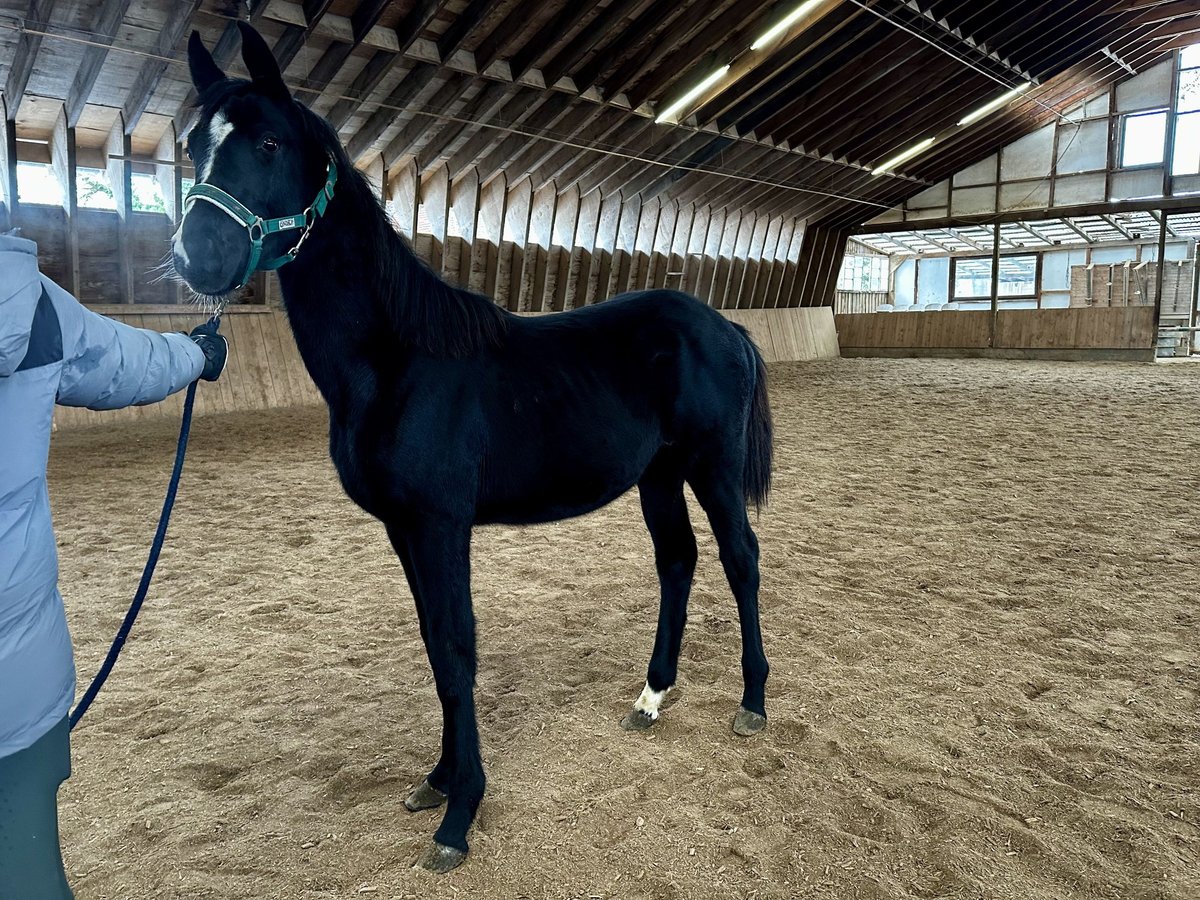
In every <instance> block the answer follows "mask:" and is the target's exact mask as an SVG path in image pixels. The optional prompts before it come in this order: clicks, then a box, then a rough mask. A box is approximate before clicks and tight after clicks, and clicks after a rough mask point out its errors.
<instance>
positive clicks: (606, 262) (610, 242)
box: [581, 191, 623, 305]
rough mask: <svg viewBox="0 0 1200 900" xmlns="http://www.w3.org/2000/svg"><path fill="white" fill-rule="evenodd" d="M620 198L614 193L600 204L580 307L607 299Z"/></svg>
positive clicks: (618, 219) (618, 192)
mask: <svg viewBox="0 0 1200 900" xmlns="http://www.w3.org/2000/svg"><path fill="white" fill-rule="evenodd" d="M622 202H623V201H622V197H621V192H620V191H615V192H614V193H612V194H609V195H608V196H607V197H605V198H604V199H603V201H602V202H601V204H600V220H599V224H598V226H597V228H596V248H595V251H594V255H593V258H592V266H591V269H590V270H589V271H588V283H587V292H586V294H585V295H584V297H583V300H582V301H581V305H587V304H589V303H599V302H600V301H601V300H607V299H608V283H609V280H610V278H611V276H612V265H613V256H614V254H615V253H616V249H617V228H618V226H619V225H620V222H621V205H622Z"/></svg>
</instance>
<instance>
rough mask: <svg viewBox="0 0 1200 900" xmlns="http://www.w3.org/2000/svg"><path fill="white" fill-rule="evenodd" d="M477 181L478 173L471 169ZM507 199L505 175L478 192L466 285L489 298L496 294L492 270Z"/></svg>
mask: <svg viewBox="0 0 1200 900" xmlns="http://www.w3.org/2000/svg"><path fill="white" fill-rule="evenodd" d="M471 171H472V172H475V178H476V180H477V181H478V178H479V173H478V172H477V171H475V170H474V169H472V170H471ZM507 203H508V178H507V177H506V176H505V175H504V174H501V175H500V177H498V178H495V179H493V180H492V181H491V182H489V183H488V186H487V187H486V188H484V189H483V190H482V191H481V192H480V196H479V217H478V222H477V224H476V228H475V243H474V245H473V246H472V247H471V273H470V277H469V279H468V285H469V287H470V288H471V290H473V291H479V292H480V293H483V294H486V295H488V296H489V297H492V298H493V299H494V298H495V296H496V274H497V267H498V266H499V263H500V247H501V243H502V240H503V232H504V214H505V207H506V205H507Z"/></svg>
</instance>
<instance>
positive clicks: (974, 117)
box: [958, 81, 1033, 128]
mask: <svg viewBox="0 0 1200 900" xmlns="http://www.w3.org/2000/svg"><path fill="white" fill-rule="evenodd" d="M1031 87H1033V82H1032V81H1026V82H1025V83H1024V84H1019V85H1017V86H1016V87H1015V88H1013V89H1012V90H1011V91H1008V92H1007V93H1004V94H1001V95H1000V96H999V97H997V98H996V99H995V100H993V101H992V102H991V103H985V104H984V105H983V106H981V107H979V109H977V110H975V112H973V113H971V114H970V115H968V116H964V117H963V119H962V120H961V121H960V122H959V123H958V126H959V128H961V127H962V126H964V125H970V124H971V123H973V122H978V121H979V120H980V119H982V118H983V117H984V116H986V115H987V114H988V113H990V112H991V111H992V110H995V109H999V108H1000V107H1001V106H1004V104H1006V103H1008V102H1009V101H1010V100H1012V99H1013V98H1014V97H1016V96H1017V95H1018V94H1023V93H1025V92H1026V91H1027V90H1029V89H1030V88H1031Z"/></svg>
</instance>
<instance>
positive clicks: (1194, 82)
mask: <svg viewBox="0 0 1200 900" xmlns="http://www.w3.org/2000/svg"><path fill="white" fill-rule="evenodd" d="M1175 110H1176V112H1177V113H1178V115H1176V117H1175V151H1174V153H1173V154H1172V156H1171V174H1172V175H1197V174H1200V44H1197V45H1193V46H1191V47H1187V48H1185V49H1184V50H1183V52H1182V53H1180V54H1179V90H1178V91H1177V92H1176V94H1175Z"/></svg>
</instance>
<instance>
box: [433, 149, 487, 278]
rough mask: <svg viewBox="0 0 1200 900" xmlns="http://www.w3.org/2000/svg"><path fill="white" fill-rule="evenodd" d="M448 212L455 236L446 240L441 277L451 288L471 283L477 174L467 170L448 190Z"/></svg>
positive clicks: (477, 189) (477, 202)
mask: <svg viewBox="0 0 1200 900" xmlns="http://www.w3.org/2000/svg"><path fill="white" fill-rule="evenodd" d="M450 208H451V209H453V210H454V221H455V224H456V225H457V232H458V233H457V235H456V236H455V237H454V238H453V240H451V239H450V238H449V237H447V239H446V255H445V258H444V260H443V262H442V269H443V274H444V275H445V276H446V278H448V279H449V280H450V281H451V282H452V283H454V284H461V285H466V284H468V283H469V282H470V280H471V253H472V251H473V249H474V247H475V227H476V224H477V222H478V219H479V172H478V171H477V170H475V169H468V170H467V171H466V172H464V173H463V174H462V175H461V176H459V178H458V179H457V180H456V181H455V182H454V183H453V184H452V185H451V186H450Z"/></svg>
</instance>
